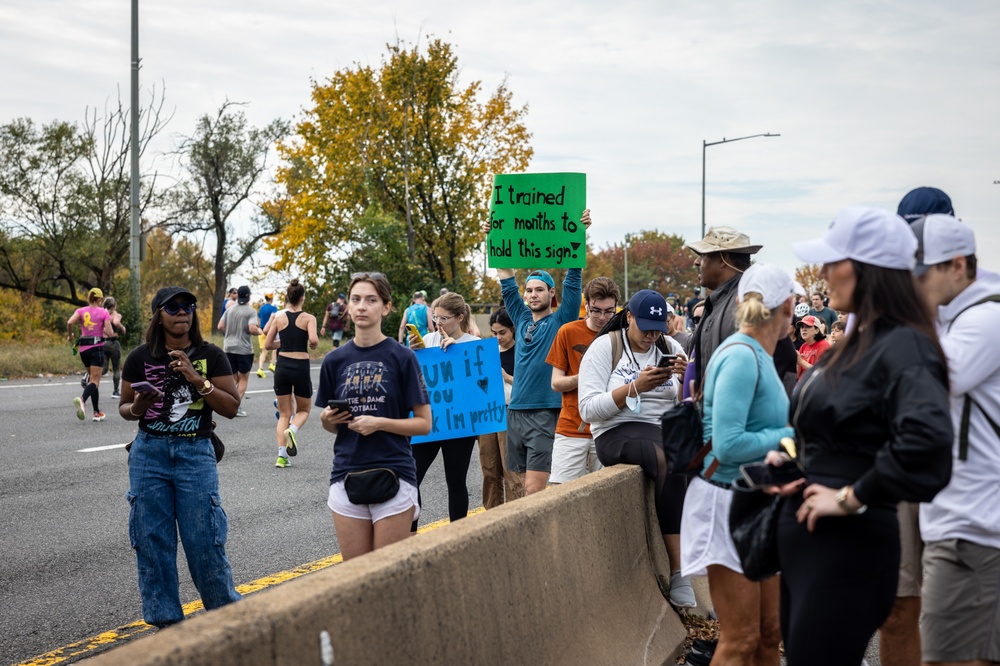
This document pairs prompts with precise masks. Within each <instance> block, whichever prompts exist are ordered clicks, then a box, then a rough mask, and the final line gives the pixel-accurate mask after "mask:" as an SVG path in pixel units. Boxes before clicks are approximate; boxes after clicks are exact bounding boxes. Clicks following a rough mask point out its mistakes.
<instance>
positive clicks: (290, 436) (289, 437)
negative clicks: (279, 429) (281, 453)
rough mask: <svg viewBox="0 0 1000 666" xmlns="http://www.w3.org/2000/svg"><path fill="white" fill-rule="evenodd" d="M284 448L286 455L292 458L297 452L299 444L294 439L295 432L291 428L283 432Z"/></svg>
mask: <svg viewBox="0 0 1000 666" xmlns="http://www.w3.org/2000/svg"><path fill="white" fill-rule="evenodd" d="M285 448H286V449H288V455H290V456H294V455H295V454H297V453H298V452H299V442H298V440H296V439H295V431H294V430H292V429H291V428H287V429H286V430H285Z"/></svg>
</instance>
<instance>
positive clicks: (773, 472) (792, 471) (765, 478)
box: [740, 460, 806, 488]
mask: <svg viewBox="0 0 1000 666" xmlns="http://www.w3.org/2000/svg"><path fill="white" fill-rule="evenodd" d="M740 474H741V475H742V476H743V478H744V479H745V480H746V482H747V485H748V486H749V487H750V488H764V487H767V486H783V485H785V484H788V483H792V482H793V481H798V480H799V479H803V478H805V476H806V472H805V470H804V469H803V468H802V465H801V464H800V463H799V462H798V461H797V460H789V461H786V462H785V463H784V464H783V465H780V466H778V465H770V464H768V463H765V462H759V463H748V464H746V465H740Z"/></svg>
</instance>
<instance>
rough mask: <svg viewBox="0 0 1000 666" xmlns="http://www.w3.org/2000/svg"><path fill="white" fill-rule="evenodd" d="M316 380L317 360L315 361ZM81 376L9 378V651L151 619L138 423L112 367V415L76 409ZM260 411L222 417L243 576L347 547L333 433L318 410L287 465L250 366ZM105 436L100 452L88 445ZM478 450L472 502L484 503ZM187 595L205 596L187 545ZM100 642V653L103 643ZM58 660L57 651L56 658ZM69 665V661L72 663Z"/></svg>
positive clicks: (267, 394)
mask: <svg viewBox="0 0 1000 666" xmlns="http://www.w3.org/2000/svg"><path fill="white" fill-rule="evenodd" d="M313 370H314V375H313V378H314V381H315V379H316V372H317V370H318V366H314V368H313ZM79 379H80V377H79V376H76V377H61V378H52V379H33V380H23V381H7V382H0V442H2V444H0V553H2V557H0V608H2V609H3V612H2V613H0V663H3V664H11V663H20V662H23V661H27V660H29V659H31V658H32V657H35V656H37V655H41V654H44V653H47V652H50V651H53V650H56V649H58V648H62V647H63V646H66V645H69V644H72V643H75V642H78V641H81V640H83V639H86V638H89V637H92V636H95V635H97V634H99V633H101V632H104V631H109V630H113V629H115V628H117V627H121V626H124V625H127V624H130V623H133V622H136V621H138V620H141V619H142V609H141V605H140V602H139V591H138V587H137V582H136V567H135V556H134V555H133V553H132V549H131V548H130V546H129V542H128V533H127V525H126V523H127V520H128V506H127V504H126V502H125V498H124V496H125V492H126V491H127V490H128V467H127V455H128V454H127V453H126V452H125V451H124V445H125V443H126V442H129V441H131V439H132V437H133V435H134V433H135V424H134V423H132V422H126V421H124V420H123V419H121V418H119V417H118V415H117V400H112V399H111V381H110V376H107V377H105V378H104V379H105V381H103V382H102V384H101V393H102V403H101V406H102V408H103V409H104V411H105V412H107V413H108V418H107V420H106V421H104V422H101V423H94V422H92V421H91V420H90V411H89V406H88V415H87V419H86V420H85V421H80V420H78V419H77V418H76V416H75V411H74V408H73V404H72V400H73V398H74V397H75V396H78V395H80V384H79ZM248 398H249V399H248V400H247V401H246V403H245V409H246V411H247V412H248V414H249V415H248V417H246V418H237V419H233V420H231V421H227V420H225V419H221V420H220V421H221V422H220V423H219V425H218V430H217V432H218V433H219V436H220V437H221V438H222V440H223V441H224V442H225V444H226V455H225V458H224V459H223V461H222V463H220V465H219V477H220V479H219V484H220V492H221V494H222V502H223V507H224V508H225V510H226V513H227V514H228V515H229V543H228V546H227V552H228V555H229V559H230V562H231V563H232V566H233V573H234V577H235V579H236V583H237V585H240V584H244V583H248V582H251V581H255V580H258V579H260V578H263V577H265V576H271V575H273V574H276V573H279V572H284V571H288V570H290V569H294V568H296V567H299V566H302V565H304V564H307V563H310V562H315V561H316V560H320V559H323V558H328V557H330V556H331V555H333V554H335V553H337V552H339V550H340V549H339V547H338V545H337V539H336V535H335V534H334V530H333V520H332V518H331V514H330V510H329V508H328V507H327V506H326V495H327V490H328V486H329V475H330V467H331V464H332V460H333V439H332V436H331V435H330V434H329V433H326V432H325V431H323V429H322V428H321V426H320V424H319V416H318V411H314V413H313V416H312V418H311V419H310V420H309V422H308V423H307V424H306V426H305V428H303V429H302V430H301V431H300V435H299V454H298V456H297V457H295V458H293V459H292V464H293V466H292V467H291V468H288V469H277V468H275V467H274V461H275V458H276V455H277V448H276V446H277V445H276V441H275V424H276V421H275V416H274V413H275V409H274V407H273V405H272V400H273V399H274V396H273V393H272V392H271V378H270V375H269V376H268V378H267V379H259V378H257V377H256V376H253V375H251V377H250V386H249V391H248ZM98 447H113V448H104V449H100V450H94V451H85V450H84V449H91V448H98ZM478 460H479V457H478V452H474V453H473V456H472V464H471V465H470V470H469V476H468V485H469V494H470V507H473V508H474V507H478V506H481V505H482V497H481V475H480V471H479V464H478ZM421 492H422V495H423V509H422V513H421V518H420V523H421V525H424V524H426V523H429V522H433V521H437V520H440V519H442V518H447V515H448V509H447V495H446V491H445V482H444V471H443V468H442V466H441V461H440V458H439V459H438V460H437V461H435V463H434V466H433V467H432V468H431V470H430V472H429V473H428V475H427V478H426V479H424V483H423V484H422V487H421ZM178 568H179V571H180V572H181V601H182V602H184V603H187V602H189V601H193V600H196V599H198V596H199V595H198V593H197V590H195V588H194V585H193V584H192V583H191V580H190V576H189V575H188V573H187V566H186V564H185V563H184V559H183V551H181V554H180V555H179V562H178ZM91 654H93V653H91ZM50 663H53V662H50ZM59 663H70V662H69V661H64V662H59Z"/></svg>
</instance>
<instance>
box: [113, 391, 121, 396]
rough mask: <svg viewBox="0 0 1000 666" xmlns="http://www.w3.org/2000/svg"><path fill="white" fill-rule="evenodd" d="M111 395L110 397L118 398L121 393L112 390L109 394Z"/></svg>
mask: <svg viewBox="0 0 1000 666" xmlns="http://www.w3.org/2000/svg"><path fill="white" fill-rule="evenodd" d="M111 397H112V398H120V397H122V394H121V393H120V392H118V391H114V392H113V393H112V394H111Z"/></svg>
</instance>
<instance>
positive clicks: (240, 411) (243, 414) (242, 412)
mask: <svg viewBox="0 0 1000 666" xmlns="http://www.w3.org/2000/svg"><path fill="white" fill-rule="evenodd" d="M246 415H247V413H246V412H244V411H243V408H242V407H240V408H239V409H237V410H236V416H246Z"/></svg>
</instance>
